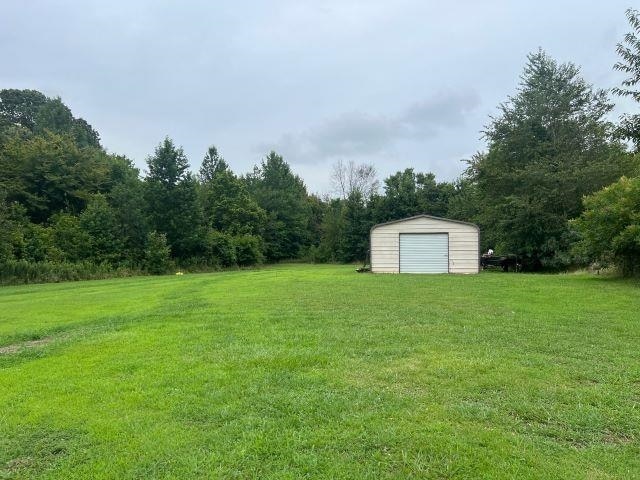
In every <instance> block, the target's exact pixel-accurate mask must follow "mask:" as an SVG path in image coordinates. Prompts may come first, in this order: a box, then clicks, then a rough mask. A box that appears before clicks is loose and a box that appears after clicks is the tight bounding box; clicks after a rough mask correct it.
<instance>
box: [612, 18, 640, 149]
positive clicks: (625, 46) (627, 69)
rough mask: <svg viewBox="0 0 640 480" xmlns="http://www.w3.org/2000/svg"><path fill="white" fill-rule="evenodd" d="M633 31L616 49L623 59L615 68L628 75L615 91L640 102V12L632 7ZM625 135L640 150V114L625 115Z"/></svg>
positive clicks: (622, 124) (623, 127)
mask: <svg viewBox="0 0 640 480" xmlns="http://www.w3.org/2000/svg"><path fill="white" fill-rule="evenodd" d="M626 14H627V19H628V20H629V24H630V25H631V32H629V33H627V34H626V35H625V36H624V41H623V42H622V43H619V44H618V46H617V48H616V51H617V52H618V55H619V56H620V58H621V60H620V61H619V62H617V63H616V64H615V65H614V66H613V68H614V69H615V70H618V71H620V72H623V73H625V74H626V75H627V78H626V79H624V80H623V81H622V85H621V86H620V87H616V88H614V89H613V92H614V93H615V94H617V95H620V96H622V97H631V98H633V99H634V100H635V101H636V102H640V12H638V11H637V10H634V9H632V8H630V9H628V10H627V11H626ZM620 127H621V130H622V132H623V135H624V136H625V137H626V138H628V139H630V140H631V141H633V143H634V145H635V149H636V151H639V150H640V114H635V115H624V116H623V117H622V122H621V125H620Z"/></svg>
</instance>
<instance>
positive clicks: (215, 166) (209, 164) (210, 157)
mask: <svg viewBox="0 0 640 480" xmlns="http://www.w3.org/2000/svg"><path fill="white" fill-rule="evenodd" d="M228 169H229V165H228V164H227V162H225V160H224V158H223V157H222V155H220V154H219V153H218V149H217V148H216V146H215V145H211V146H210V147H209V149H208V150H207V154H206V155H205V156H204V159H203V160H202V165H200V171H199V175H198V176H199V178H200V181H201V182H202V183H207V182H210V181H212V180H213V179H214V177H215V176H216V174H218V173H219V172H224V171H226V170H228Z"/></svg>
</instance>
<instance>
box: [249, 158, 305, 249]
mask: <svg viewBox="0 0 640 480" xmlns="http://www.w3.org/2000/svg"><path fill="white" fill-rule="evenodd" d="M246 181H247V185H248V188H249V191H250V192H251V194H252V195H253V197H254V198H255V199H256V201H257V202H258V205H259V206H260V207H261V208H262V209H264V210H265V211H266V225H265V228H264V235H263V238H264V243H265V255H266V258H267V260H269V261H279V260H283V259H289V258H295V257H296V256H298V254H299V253H300V252H301V248H302V247H304V246H305V245H308V244H309V243H310V239H309V235H308V230H307V228H308V225H309V217H310V214H311V208H310V205H309V202H308V201H307V190H306V187H305V186H304V183H303V182H302V180H301V179H300V177H298V176H297V175H294V174H293V173H292V172H291V168H290V167H289V165H288V164H287V163H286V162H285V161H284V160H283V158H282V157H281V156H280V155H278V154H277V153H276V152H271V153H269V155H267V157H266V158H265V159H264V160H263V161H262V163H261V164H260V166H257V167H255V169H254V171H253V173H252V174H251V175H249V176H248V177H247V178H246Z"/></svg>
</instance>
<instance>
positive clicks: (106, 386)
mask: <svg viewBox="0 0 640 480" xmlns="http://www.w3.org/2000/svg"><path fill="white" fill-rule="evenodd" d="M637 293H638V284H637V282H633V281H621V280H615V279H606V278H598V277H590V276H581V275H562V276H542V275H503V274H481V275H477V276H447V275H438V276H410V275H399V276H398V275H358V274H356V273H354V272H353V269H352V268H351V267H336V266H308V265H284V266H279V267H270V268H265V269H261V270H255V271H239V272H224V273H218V274H199V275H185V276H177V277H159V278H151V277H146V278H133V279H119V280H108V281H92V282H79V283H67V284H58V285H32V286H25V287H11V288H4V289H0V304H1V305H2V310H0V347H1V346H6V345H10V344H11V342H16V341H18V342H19V341H23V340H24V339H28V338H39V337H50V338H52V339H54V341H52V342H51V343H47V344H44V345H42V346H38V347H34V348H33V349H25V350H23V351H20V352H19V353H17V354H11V355H0V478H5V477H6V478H216V477H217V478H478V477H484V478H633V477H634V476H638V475H639V474H640V460H639V459H640V432H639V426H640V411H639V410H640V407H639V406H638V403H639V402H640V362H639V361H638V360H639V358H638V348H637V346H638V345H639V344H640V326H639V325H638V322H639V321H640V320H639V319H638V314H637V312H638V311H640V300H639V297H638V295H637Z"/></svg>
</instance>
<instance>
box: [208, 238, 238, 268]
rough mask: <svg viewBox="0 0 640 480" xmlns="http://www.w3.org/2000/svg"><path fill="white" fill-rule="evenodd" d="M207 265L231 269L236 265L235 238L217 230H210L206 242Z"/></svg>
mask: <svg viewBox="0 0 640 480" xmlns="http://www.w3.org/2000/svg"><path fill="white" fill-rule="evenodd" d="M205 256H206V259H207V263H208V264H209V265H210V266H214V267H230V266H232V265H235V264H236V248H235V245H234V241H233V237H231V236H230V235H227V234H226V233H222V232H219V231H217V230H209V232H208V233H207V237H206V240H205Z"/></svg>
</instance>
